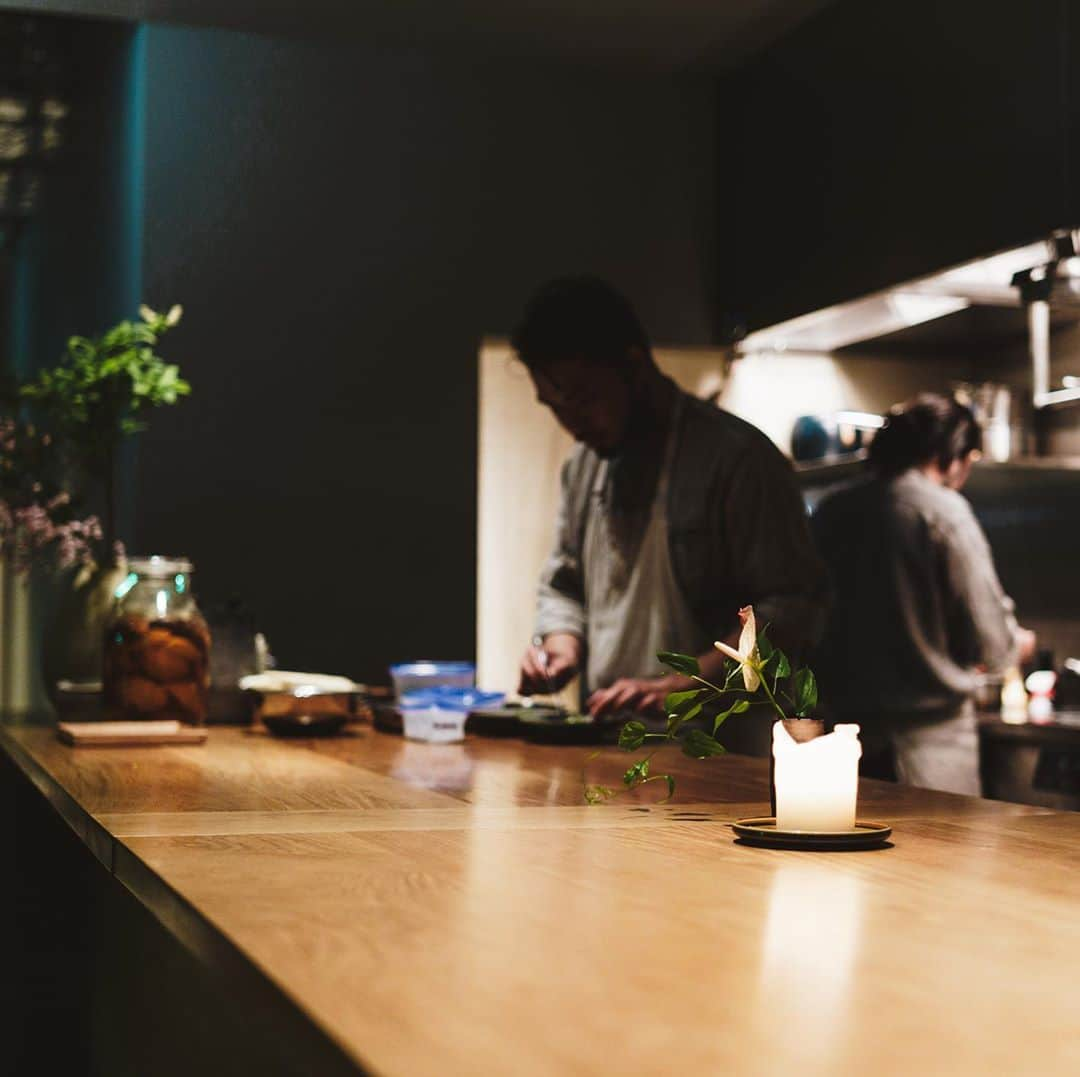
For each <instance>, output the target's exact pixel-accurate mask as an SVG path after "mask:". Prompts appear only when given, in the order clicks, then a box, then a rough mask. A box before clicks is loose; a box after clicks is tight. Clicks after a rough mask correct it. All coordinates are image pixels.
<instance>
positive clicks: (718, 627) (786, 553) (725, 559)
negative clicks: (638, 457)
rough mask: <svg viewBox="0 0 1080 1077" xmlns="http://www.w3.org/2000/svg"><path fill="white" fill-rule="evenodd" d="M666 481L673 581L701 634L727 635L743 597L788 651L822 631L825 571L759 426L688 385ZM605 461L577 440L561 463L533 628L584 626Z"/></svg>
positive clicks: (779, 458)
mask: <svg viewBox="0 0 1080 1077" xmlns="http://www.w3.org/2000/svg"><path fill="white" fill-rule="evenodd" d="M675 437H676V441H675V446H674V457H673V459H672V465H671V476H670V481H669V485H668V502H667V518H668V529H669V530H668V543H669V547H670V552H671V559H672V566H673V568H674V571H675V576H676V578H677V580H678V583H679V586H680V587H681V588H682V591H683V594H684V595H685V597H686V599H687V601H688V602H689V603H690V605H691V607H692V609H693V611H694V615H695V616H696V618H697V620H698V623H699V624H700V626H701V629H702V633H703V635H704V637H705V638H706V639H709V640H712V639H724V638H725V637H727V636H729V635H730V634H731V633H732V632H733V631H734V629H735V628H736V627H737V624H738V620H737V613H738V610H739V609H740V608H741V607H742V606H747V605H753V606H754V607H755V610H756V612H757V619H758V624H760V625H764V624H766V623H771V624H772V629H771V630H770V636H771V637H772V638H773V639H774V642H776V643H777V644H778V645H779V646H783V647H785V648H787V649H789V650H791V651H792V652H796V653H797V652H798V651H799V650H800V649H802V650H805V646H806V645H807V644H809V643H811V642H813V641H814V640H815V639H816V637H817V635H818V633H819V630H820V622H821V613H822V602H823V598H824V593H825V592H824V570H823V567H822V564H821V561H820V559H819V558H818V557H817V555H816V553H815V552H814V548H813V543H812V541H811V538H810V533H809V528H808V525H807V519H806V513H805V510H804V508H803V503H802V498H801V497H800V495H799V492H798V489H797V488H796V486H795V481H794V477H793V475H792V470H791V465H790V464H789V463H788V461H787V460H786V459H785V458H784V456H783V455H782V454H781V453H780V452H779V451H778V450H777V449H776V447H775V446H774V445H773V444H772V442H771V441H769V439H768V438H767V437H766V436H765V435H764V434H762V433H761V431H759V430H758V429H757V428H756V427H753V426H751V425H750V424H749V423H746V422H744V421H743V420H742V419H739V418H737V417H736V416H734V415H732V414H730V413H729V412H725V411H722V410H720V409H719V408H717V407H715V406H713V405H712V404H709V403H707V402H706V401H702V400H698V399H696V398H694V397H691V396H686V397H685V400H684V406H683V407H682V408H681V416H680V419H679V423H678V427H677V428H676V431H675ZM602 463H603V461H602V460H601V459H600V457H599V456H597V454H596V453H595V452H593V451H592V450H591V449H589V448H587V447H586V446H584V445H580V444H579V445H577V446H575V448H574V451H573V453H572V454H571V456H570V458H569V459H568V460H567V462H566V464H565V465H564V466H563V471H562V498H561V503H560V509H559V517H558V522H557V527H556V540H555V548H554V550H553V552H552V554H551V557H550V558H549V559H548V561H547V563H546V564H545V566H544V569H543V572H542V574H541V579H540V587H539V595H538V602H537V616H536V631H537V632H538V633H539V634H540V635H546V634H548V633H550V632H573V633H575V634H577V635H579V636H582V637H584V636H585V625H586V618H587V617H588V614H589V611H588V609H587V608H586V603H585V597H584V595H585V591H584V587H583V580H582V571H583V569H582V544H583V540H584V534H585V525H586V523H587V521H588V515H587V514H588V513H589V512H591V511H600V509H599V508H598V507H597V505H596V503H595V501H594V500H593V499H592V497H591V492H592V489H593V486H594V484H595V481H596V477H597V474H598V472H599V470H600V468H601V466H602Z"/></svg>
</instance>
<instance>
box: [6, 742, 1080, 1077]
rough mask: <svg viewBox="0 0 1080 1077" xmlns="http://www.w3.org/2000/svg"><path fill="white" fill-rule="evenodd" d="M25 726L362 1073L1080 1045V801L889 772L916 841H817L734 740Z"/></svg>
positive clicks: (182, 905)
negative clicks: (420, 739) (742, 832)
mask: <svg viewBox="0 0 1080 1077" xmlns="http://www.w3.org/2000/svg"><path fill="white" fill-rule="evenodd" d="M0 746H2V747H3V748H4V750H5V751H6V752H7V754H8V755H9V756H10V757H11V758H12V759H13V760H14V762H15V763H16V765H17V766H18V767H19V769H21V770H22V772H23V773H24V774H26V775H27V776H28V777H29V778H30V780H31V781H32V782H33V783H34V784H35V785H36V787H37V788H38V790H39V791H40V792H41V793H42V794H43V795H44V796H46V797H47V798H48V799H49V800H50V802H51V803H52V804H53V806H54V807H55V808H56V809H57V810H58V811H59V812H60V813H61V814H62V815H63V817H64V818H65V819H66V820H67V822H68V823H69V824H70V825H71V826H72V827H73V828H74V829H75V830H76V831H77V832H78V833H79V834H80V835H81V836H82V837H83V839H84V840H85V841H86V842H87V844H88V845H89V846H90V847H91V848H92V849H93V850H94V852H95V854H96V855H97V856H98V858H99V859H100V860H101V862H102V863H103V864H104V865H105V866H106V867H107V868H108V870H109V871H111V872H112V873H113V874H114V876H115V877H116V879H117V880H118V881H119V882H120V883H121V884H122V885H123V886H125V887H127V888H128V889H129V890H130V891H131V892H132V893H134V894H135V895H136V896H137V898H138V899H139V900H140V901H141V902H143V903H144V904H145V905H146V906H147V908H149V909H150V910H151V912H152V913H153V914H154V915H155V916H156V917H157V918H158V919H159V920H160V921H161V923H163V924H164V925H165V926H166V927H167V928H168V929H169V930H170V931H171V932H173V933H174V934H175V935H176V937H177V938H179V939H180V940H181V941H182V942H183V943H184V945H185V946H186V947H188V948H189V949H190V950H191V951H192V952H193V953H195V954H196V955H197V956H198V958H199V959H200V960H201V961H204V962H206V963H207V964H209V965H210V966H212V967H214V968H215V969H216V970H218V971H219V972H220V975H221V976H222V977H226V978H236V979H237V982H238V983H240V982H241V981H243V982H244V983H245V984H248V985H250V982H251V981H252V980H254V979H257V980H258V981H260V982H265V984H266V985H267V990H268V992H269V994H268V995H267V996H266V997H264V998H262V1000H261V1002H260V1004H267V1005H270V1003H267V998H268V997H269V995H273V998H274V999H276V1000H277V1001H276V1002H274V1003H273V1004H274V1005H281V1006H283V1007H287V1008H290V1009H291V1010H293V1011H294V1012H295V1014H297V1015H298V1019H299V1020H303V1021H304V1022H306V1023H307V1025H308V1026H310V1028H311V1031H312V1041H313V1042H314V1041H315V1040H317V1039H321V1040H324V1041H325V1042H326V1043H327V1044H328V1045H331V1046H333V1049H334V1051H336V1052H337V1055H336V1057H337V1058H338V1059H339V1061H340V1062H341V1066H340V1067H339V1069H340V1070H341V1071H342V1072H344V1071H346V1070H347V1069H348V1068H349V1067H350V1066H351V1065H355V1067H356V1068H357V1069H358V1070H360V1069H363V1070H366V1071H369V1072H373V1073H376V1074H386V1075H399V1074H400V1075H410V1077H412V1075H422V1074H469V1075H477V1074H511V1073H512V1074H515V1075H530V1074H560V1075H561V1074H605V1075H606V1074H611V1073H622V1074H643V1073H699V1074H723V1073H731V1074H739V1075H740V1077H741V1075H744V1074H774V1073H775V1074H779V1073H797V1074H799V1075H800V1077H804V1075H807V1074H828V1075H830V1077H832V1075H847V1074H851V1075H856V1074H859V1075H862V1074H866V1073H878V1074H908V1073H935V1074H937V1073H948V1074H969V1073H970V1074H984V1073H994V1074H1007V1073H1040V1074H1047V1073H1061V1074H1065V1073H1068V1074H1075V1073H1078V1072H1080V1027H1078V1026H1077V1023H1076V1020H1075V1013H1076V1003H1075V997H1074V993H1075V990H1076V987H1075V984H1076V978H1077V970H1078V969H1080V916H1077V909H1078V908H1080V815H1074V814H1070V813H1057V812H1050V811H1047V810H1044V809H1038V808H1029V807H1022V806H1018V805H1007V804H998V803H995V802H992V801H985V800H977V799H972V798H965V797H955V796H949V795H946V794H934V793H925V792H921V791H918V790H911V789H904V788H901V787H897V786H890V785H886V784H883V783H876V782H864V783H863V785H862V789H861V793H860V797H861V799H860V809H859V814H860V816H861V817H863V818H870V819H881V820H883V821H887V822H891V823H893V824H894V827H895V833H894V839H893V840H894V846H893V847H892V848H886V849H882V850H878V851H873V852H861V853H809V852H788V851H779V850H766V849H755V848H750V847H744V846H741V845H738V844H736V843H734V842H733V840H732V835H731V832H730V830H729V829H728V828H727V827H726V826H725V825H724V824H725V822H726V821H728V820H731V819H734V818H737V817H739V816H743V815H750V814H763V813H764V812H765V810H766V807H765V802H766V801H767V768H766V765H765V764H764V763H763V762H761V761H758V760H749V759H743V758H739V757H734V756H732V757H727V758H722V759H719V760H714V761H711V762H709V763H702V764H698V763H694V762H691V761H689V760H685V759H681V758H675V757H673V759H672V763H671V769H672V770H674V771H675V772H676V773H677V774H678V775H679V776H680V777H679V781H680V786H679V790H678V795H677V799H676V801H675V802H674V803H673V804H671V805H666V806H659V807H658V806H655V804H652V805H650V803H649V801H650V800H651V799H652V798H651V797H649V796H648V795H647V794H648V793H650V792H651V787H650V789H648V790H646V791H645V793H646V795H643V796H642V797H641V798H640V799H638V798H637V797H634V798H626V799H622V800H620V801H617V802H615V803H613V804H609V805H605V806H599V807H586V806H584V805H582V804H581V799H580V798H581V789H580V772H581V765H582V762H583V760H584V758H585V755H586V754H587V752H586V750H584V749H580V748H556V747H540V746H536V745H528V744H523V743H521V742H518V741H495V740H476V739H474V740H470V741H468V742H467V743H466V744H464V745H446V746H429V745H421V744H413V743H410V742H406V741H403V740H401V739H398V738H394V737H390V736H386V735H383V734H380V733H376V732H373V731H371V730H369V729H358V730H357V731H356V732H355V733H354V735H352V736H350V737H347V738H342V739H338V740H332V741H321V742H320V741H298V742H291V743H290V742H287V741H276V740H272V739H270V738H269V737H267V736H265V735H260V734H257V733H250V732H244V731H237V730H227V729H213V730H211V733H210V738H209V741H208V743H207V744H206V745H205V746H204V747H169V748H131V749H118V748H116V749H112V748H93V749H81V750H80V749H72V748H69V747H65V746H64V745H62V744H60V743H59V742H58V741H57V740H56V739H55V737H54V735H53V733H52V731H51V730H49V729H46V728H37V727H30V726H12V725H8V726H4V727H0ZM626 758H627V757H626V756H624V755H622V754H621V753H618V752H617V751H614V750H610V751H606V752H605V753H604V756H603V757H602V759H601V760H599V761H598V764H597V765H601V766H603V765H607V766H609V767H610V766H612V765H615V764H620V763H621V764H623V765H625V761H626ZM245 978H246V979H245ZM244 989H245V990H246V987H245V988H244ZM237 1004H238V1005H242V1004H243V998H242V996H238V1002H237ZM282 1027H283V1028H285V1027H286V1026H284V1025H283V1026H282ZM287 1034H289V1033H286V1032H283V1033H282V1035H283V1036H284V1035H287ZM332 1070H333V1067H332V1066H330V1065H329V1064H327V1065H325V1066H322V1065H320V1066H319V1067H318V1068H315V1067H314V1066H313V1067H312V1068H311V1069H310V1070H309V1072H311V1073H316V1072H318V1073H320V1075H321V1074H322V1073H324V1072H331V1071H332Z"/></svg>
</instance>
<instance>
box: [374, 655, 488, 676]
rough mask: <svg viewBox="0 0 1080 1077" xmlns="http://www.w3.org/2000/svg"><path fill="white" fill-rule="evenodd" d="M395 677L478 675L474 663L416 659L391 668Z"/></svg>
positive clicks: (399, 663)
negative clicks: (451, 674)
mask: <svg viewBox="0 0 1080 1077" xmlns="http://www.w3.org/2000/svg"><path fill="white" fill-rule="evenodd" d="M390 672H391V673H392V674H393V675H394V676H395V677H438V676H440V675H444V674H449V673H472V674H475V673H476V666H475V665H474V664H473V663H472V662H433V661H428V660H427V659H423V658H421V659H416V660H415V661H412V662H398V663H397V665H394V666H391V667H390Z"/></svg>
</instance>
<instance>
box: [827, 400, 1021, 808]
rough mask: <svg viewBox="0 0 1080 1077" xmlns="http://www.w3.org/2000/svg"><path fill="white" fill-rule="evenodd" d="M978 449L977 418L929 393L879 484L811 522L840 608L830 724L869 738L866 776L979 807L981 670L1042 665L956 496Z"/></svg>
mask: <svg viewBox="0 0 1080 1077" xmlns="http://www.w3.org/2000/svg"><path fill="white" fill-rule="evenodd" d="M981 448H982V431H981V429H980V427H979V425H978V423H977V421H976V420H975V416H974V415H973V414H972V412H971V410H970V409H969V408H966V407H964V406H963V405H962V404H959V403H957V402H956V401H955V400H952V399H951V398H949V397H945V396H939V395H936V394H932V393H923V394H921V395H919V396H916V397H915V398H914V399H912V400H910V401H908V402H907V403H905V404H902V405H899V406H897V407H895V408H893V409H892V411H891V412H890V413H889V415H888V418H887V420H886V422H885V425H884V427H883V428H882V429H881V430H880V431H878V433H877V434H876V436H875V437H874V441H873V443H872V445H871V448H870V471H871V477H870V478H868V479H865V480H863V481H860V482H859V483H857V484H855V485H853V486H850V487H847V488H845V489H842V490H840V491H838V492H836V493H834V494H833V495H831V496H830V497H828V498H827V499H826V500H824V501H823V502H822V503H821V505H820V507H819V508H818V511H817V513H816V515H815V518H814V521H813V529H814V534H815V539H816V541H817V544H818V549H819V550H820V552H821V554H822V556H823V558H824V559H825V561H826V564H827V566H828V569H829V573H830V576H831V580H832V586H833V598H834V602H833V607H832V610H831V613H830V616H829V619H828V623H827V625H826V630H825V635H824V638H823V640H822V644H821V647H820V653H819V655H818V656H817V661H816V669H817V672H818V676H819V679H820V681H821V697H822V699H823V700H825V701H826V703H827V704H828V705H829V709H830V714H831V717H832V718H834V719H835V720H836V721H843V722H851V721H856V722H858V723H859V724H860V725H861V726H862V729H863V744H864V751H863V773H864V774H866V775H868V776H870V777H880V778H892V779H893V780H896V779H899V780H900V781H902V782H906V783H908V784H910V785H917V786H921V787H922V788H925V789H940V790H944V791H947V792H954V793H968V794H972V795H978V793H979V789H980V786H979V766H978V730H977V727H976V723H975V708H974V704H973V696H974V692H975V688H976V684H977V678H978V673H979V670H980V669H989V670H993V671H998V670H1002V669H1005V668H1007V667H1009V666H1012V665H1015V664H1016V663H1017V662H1018V661H1022V660H1025V659H1027V658H1030V657H1031V655H1032V654H1033V653H1034V649H1035V637H1034V634H1033V633H1031V632H1029V631H1027V630H1026V629H1022V628H1020V627H1019V626H1018V625H1017V623H1016V618H1015V617H1014V616H1013V603H1012V600H1011V599H1010V598H1009V597H1008V596H1007V595H1006V594H1005V592H1004V591H1003V590H1002V587H1001V583H1000V581H999V580H998V576H997V572H996V571H995V569H994V561H993V556H992V554H991V552H990V546H989V544H988V543H987V540H986V536H985V535H984V534H983V531H982V528H981V527H980V526H979V523H978V521H977V520H976V518H975V514H974V512H973V511H972V509H971V505H970V504H969V502H968V501H967V499H966V498H964V497H963V496H962V495H961V494H960V490H961V488H962V487H963V486H964V483H965V482H966V481H967V479H968V476H969V475H970V474H971V467H972V464H973V463H974V462H975V461H976V460H977V459H978V457H979V455H980V451H981Z"/></svg>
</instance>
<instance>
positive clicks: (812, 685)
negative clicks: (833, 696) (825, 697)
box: [795, 667, 818, 718]
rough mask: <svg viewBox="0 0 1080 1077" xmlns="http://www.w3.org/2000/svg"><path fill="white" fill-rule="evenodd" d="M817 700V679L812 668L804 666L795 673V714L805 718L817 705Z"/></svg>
mask: <svg viewBox="0 0 1080 1077" xmlns="http://www.w3.org/2000/svg"><path fill="white" fill-rule="evenodd" d="M817 701H818V688H817V679H816V678H815V677H814V674H813V671H812V670H809V669H806V668H805V667H804V668H803V669H800V670H799V672H798V673H796V674H795V714H796V715H797V716H798V717H799V718H805V717H806V716H807V715H808V714H809V713H810V712H811V711H812V710H813V709H814V708H815V707H816V706H817Z"/></svg>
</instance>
